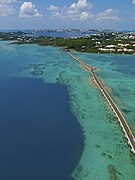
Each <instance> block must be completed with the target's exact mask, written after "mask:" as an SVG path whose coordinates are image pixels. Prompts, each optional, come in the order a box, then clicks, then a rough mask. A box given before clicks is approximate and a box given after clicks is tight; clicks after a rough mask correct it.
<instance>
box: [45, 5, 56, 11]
mask: <svg viewBox="0 0 135 180" xmlns="http://www.w3.org/2000/svg"><path fill="white" fill-rule="evenodd" d="M47 9H48V10H50V11H57V10H58V7H57V6H54V5H50V6H49V7H48V8H47Z"/></svg>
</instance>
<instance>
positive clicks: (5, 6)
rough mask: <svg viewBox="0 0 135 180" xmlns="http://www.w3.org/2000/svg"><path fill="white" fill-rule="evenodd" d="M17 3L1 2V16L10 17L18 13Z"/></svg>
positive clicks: (0, 0)
mask: <svg viewBox="0 0 135 180" xmlns="http://www.w3.org/2000/svg"><path fill="white" fill-rule="evenodd" d="M15 2H17V0H0V16H9V15H11V14H14V13H15V12H16V10H15V7H14V5H15Z"/></svg>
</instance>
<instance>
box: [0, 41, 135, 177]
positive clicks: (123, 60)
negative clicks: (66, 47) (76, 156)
mask: <svg viewBox="0 0 135 180" xmlns="http://www.w3.org/2000/svg"><path fill="white" fill-rule="evenodd" d="M0 49H1V51H2V52H5V51H6V53H7V54H6V53H5V59H6V61H7V62H9V66H7V67H6V68H5V69H3V71H0V75H1V76H7V74H9V75H10V76H13V77H14V76H15V77H29V78H33V77H34V78H43V80H44V82H46V83H59V84H64V85H66V86H67V88H68V93H69V97H70V106H71V110H72V112H73V113H74V115H75V116H76V118H77V119H78V121H79V123H80V125H81V127H82V129H83V133H84V142H85V147H84V151H83V154H82V157H81V159H80V162H79V164H78V165H77V167H76V169H75V170H74V172H73V174H72V176H73V177H74V178H75V179H79V180H90V179H92V180H99V179H101V180H103V179H104V180H108V179H111V178H110V177H112V176H115V179H120V180H127V179H128V180H134V179H135V160H134V159H133V158H134V157H133V155H132V154H131V153H130V148H129V147H128V145H127V141H126V139H125V138H124V134H123V132H122V131H121V128H120V126H119V124H118V122H117V119H116V118H115V116H114V114H113V112H112V111H111V110H110V107H109V106H108V104H107V103H106V102H105V100H104V98H103V97H102V95H101V94H100V92H99V91H98V89H97V88H96V87H95V85H94V84H93V82H92V79H91V76H90V75H89V73H88V72H87V71H85V70H84V69H83V68H82V67H81V66H80V65H79V64H78V63H77V62H75V61H74V60H73V59H71V58H70V57H69V56H68V55H67V54H66V53H65V52H64V51H63V50H62V49H59V48H53V47H40V46H37V45H21V46H17V45H3V43H1V44H0ZM7 55H8V56H7ZM14 55H15V56H16V57H18V58H17V63H16V71H12V62H11V60H10V59H11V57H13V56H14ZM75 55H76V56H77V57H79V58H82V59H83V60H84V61H85V62H87V63H89V64H90V65H92V66H95V67H98V68H100V71H98V72H97V74H98V76H99V77H100V78H101V79H102V80H103V81H104V82H105V84H106V85H107V86H108V87H110V88H111V89H109V88H108V91H109V92H110V93H111V96H112V97H113V99H114V101H115V102H116V103H117V105H118V106H119V107H120V109H121V111H122V112H123V114H124V115H125V117H126V119H127V122H128V123H129V125H130V127H131V128H132V130H133V132H135V128H134V127H135V118H134V117H135V112H134V109H135V105H134V99H135V91H134V88H135V77H134V74H135V64H134V62H135V60H134V59H135V56H134V55H131V56H128V55H112V54H111V55H108V54H101V55H100V54H87V53H76V52H75ZM3 63H4V62H3V61H1V62H0V67H2V65H3ZM13 68H15V67H13ZM1 69H2V68H1ZM5 72H6V73H5ZM109 167H112V168H111V170H110V169H109ZM109 170H110V171H109ZM109 172H111V173H109Z"/></svg>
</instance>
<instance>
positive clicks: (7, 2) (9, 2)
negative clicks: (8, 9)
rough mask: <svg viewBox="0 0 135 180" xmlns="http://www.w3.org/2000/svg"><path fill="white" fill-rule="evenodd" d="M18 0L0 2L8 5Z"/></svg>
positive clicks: (0, 0)
mask: <svg viewBox="0 0 135 180" xmlns="http://www.w3.org/2000/svg"><path fill="white" fill-rule="evenodd" d="M17 1H18V0H0V4H3V5H9V4H13V3H15V2H17Z"/></svg>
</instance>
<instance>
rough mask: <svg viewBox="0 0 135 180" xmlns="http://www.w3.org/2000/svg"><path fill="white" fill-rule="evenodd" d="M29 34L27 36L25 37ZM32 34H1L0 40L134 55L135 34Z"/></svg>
mask: <svg viewBox="0 0 135 180" xmlns="http://www.w3.org/2000/svg"><path fill="white" fill-rule="evenodd" d="M28 34H29V36H27V35H28ZM31 34H32V33H26V32H22V31H18V32H3V33H2V32H1V33H0V40H14V41H15V42H12V43H13V44H18V45H20V44H38V45H40V46H56V47H64V48H65V49H73V50H75V51H81V52H88V53H116V54H134V53H135V32H111V31H97V32H96V33H95V34H86V33H85V34H84V36H83V37H71V38H61V37H57V38H56V37H44V36H40V37H32V36H31Z"/></svg>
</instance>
